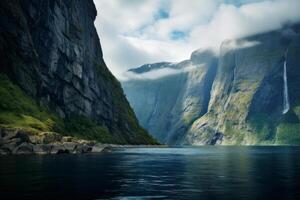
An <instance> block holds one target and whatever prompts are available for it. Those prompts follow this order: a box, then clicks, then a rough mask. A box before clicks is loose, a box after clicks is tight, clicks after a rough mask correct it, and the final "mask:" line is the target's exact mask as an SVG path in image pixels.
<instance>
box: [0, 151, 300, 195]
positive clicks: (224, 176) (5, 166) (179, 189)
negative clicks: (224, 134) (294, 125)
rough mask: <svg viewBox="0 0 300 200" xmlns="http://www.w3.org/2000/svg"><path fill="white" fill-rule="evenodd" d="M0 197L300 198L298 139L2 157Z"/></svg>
mask: <svg viewBox="0 0 300 200" xmlns="http://www.w3.org/2000/svg"><path fill="white" fill-rule="evenodd" d="M0 197H1V199H197V200H201V199H204V200H205V199H211V200H214V199H230V200H234V199H300V148H299V147H199V148H128V149H119V150H116V151H114V152H112V153H102V154H89V155H56V156H32V155H31V156H8V157H0Z"/></svg>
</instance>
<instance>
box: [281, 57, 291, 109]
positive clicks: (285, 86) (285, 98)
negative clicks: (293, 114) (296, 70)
mask: <svg viewBox="0 0 300 200" xmlns="http://www.w3.org/2000/svg"><path fill="white" fill-rule="evenodd" d="M286 54H287V53H286ZM289 109H290V102H289V90H288V80H287V72H286V55H285V60H284V64H283V111H282V114H286V113H287V112H288V111H289Z"/></svg>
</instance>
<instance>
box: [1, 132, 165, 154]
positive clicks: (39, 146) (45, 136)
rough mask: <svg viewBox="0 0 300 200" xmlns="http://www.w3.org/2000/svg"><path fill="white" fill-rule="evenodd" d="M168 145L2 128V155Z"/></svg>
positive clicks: (79, 152) (89, 151)
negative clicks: (101, 139) (103, 139)
mask: <svg viewBox="0 0 300 200" xmlns="http://www.w3.org/2000/svg"><path fill="white" fill-rule="evenodd" d="M137 147H138V148H147V147H160V148H162V147H166V146H164V145H119V144H102V143H98V142H97V141H94V140H82V139H77V138H74V137H71V136H62V135H60V134H58V133H55V132H41V133H38V134H30V133H28V132H26V131H24V130H22V129H7V128H0V155H18V154H84V153H100V152H107V151H112V149H115V148H137Z"/></svg>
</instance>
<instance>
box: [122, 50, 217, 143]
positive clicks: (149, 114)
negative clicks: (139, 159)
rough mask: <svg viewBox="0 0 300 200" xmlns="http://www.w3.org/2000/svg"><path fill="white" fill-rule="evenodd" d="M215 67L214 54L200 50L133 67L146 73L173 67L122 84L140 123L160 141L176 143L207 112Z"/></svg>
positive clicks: (137, 71)
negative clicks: (188, 55) (185, 56)
mask: <svg viewBox="0 0 300 200" xmlns="http://www.w3.org/2000/svg"><path fill="white" fill-rule="evenodd" d="M216 68H217V59H216V57H215V56H214V54H213V53H212V52H210V51H206V50H203V51H201V50H199V51H197V52H194V53H193V54H192V56H191V58H190V59H189V60H186V61H183V62H180V63H177V64H170V63H159V64H152V65H144V66H142V67H141V68H138V69H134V70H131V72H135V73H136V74H144V75H145V74H146V73H149V72H151V71H152V72H153V71H156V72H158V73H159V71H157V70H162V69H173V70H174V71H172V73H171V75H167V74H166V76H164V77H161V78H154V79H151V80H149V79H148V80H147V79H144V80H140V79H138V80H130V81H127V82H124V83H123V88H124V90H125V92H126V95H127V97H128V99H129V102H130V103H131V105H132V106H133V108H134V109H135V112H136V114H137V116H138V119H139V120H140V123H141V124H142V125H143V126H144V127H145V128H146V129H147V130H148V131H149V132H151V133H152V134H153V135H154V137H156V138H158V139H159V140H160V141H162V142H165V143H169V144H177V143H180V141H182V138H183V137H184V136H185V133H186V131H187V130H188V129H189V126H190V125H191V124H192V123H193V121H194V120H195V119H197V118H198V117H201V116H202V115H203V114H205V113H206V111H207V108H208V102H209V98H210V89H211V86H212V83H213V79H214V77H215V73H216ZM149 78H151V77H149Z"/></svg>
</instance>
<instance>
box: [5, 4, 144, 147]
mask: <svg viewBox="0 0 300 200" xmlns="http://www.w3.org/2000/svg"><path fill="white" fill-rule="evenodd" d="M0 11H1V17H0V24H1V32H0V60H1V67H0V72H1V73H5V74H7V75H8V76H9V78H10V79H11V80H13V81H14V82H15V83H17V84H18V85H19V86H20V87H21V88H22V89H23V90H24V91H25V92H26V93H27V94H28V95H30V96H32V97H34V98H35V99H36V100H37V101H38V102H39V103H40V104H42V105H44V106H46V107H48V108H49V110H51V111H54V112H56V113H58V114H59V116H60V117H61V118H68V117H70V116H74V115H83V116H85V117H88V118H89V119H92V120H94V121H96V122H97V123H98V124H100V125H101V126H105V127H107V128H108V129H109V131H110V132H111V133H113V134H114V135H116V136H118V138H121V140H122V141H124V142H125V143H148V141H147V137H146V135H147V133H146V132H145V131H144V130H143V129H141V128H140V127H139V125H138V122H137V120H136V118H135V115H134V113H133V111H132V109H131V108H130V106H129V104H128V102H127V100H126V98H125V96H124V94H123V90H122V88H121V85H120V83H119V82H118V81H117V80H116V79H115V77H114V76H113V75H112V74H111V73H110V71H109V70H108V69H107V67H106V65H105V63H104V60H103V58H102V50H101V46H100V43H99V38H98V35H97V32H96V29H95V27H94V20H95V17H96V15H97V11H96V8H95V6H94V3H93V1H92V0H64V1H60V0H43V1H35V0H22V1H20V0H3V1H1V2H0ZM141 132H142V133H143V136H140V135H139V133H141ZM145 138H146V139H145Z"/></svg>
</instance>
